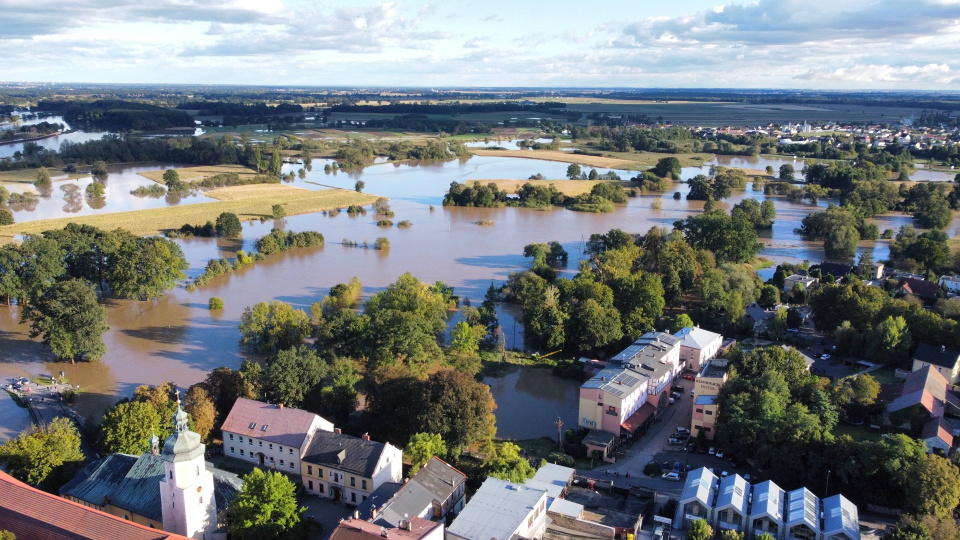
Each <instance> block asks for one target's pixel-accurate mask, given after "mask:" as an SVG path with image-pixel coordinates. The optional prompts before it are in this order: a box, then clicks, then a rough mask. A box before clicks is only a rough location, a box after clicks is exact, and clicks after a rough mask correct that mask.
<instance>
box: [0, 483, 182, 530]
mask: <svg viewBox="0 0 960 540" xmlns="http://www.w3.org/2000/svg"><path fill="white" fill-rule="evenodd" d="M0 529H3V530H6V531H10V532H11V533H13V534H14V535H16V537H17V538H21V539H24V540H27V539H31V538H42V539H44V540H104V539H105V538H111V539H118V540H119V539H123V540H187V537H186V536H181V535H178V534H173V533H167V532H164V531H162V530H161V529H158V528H150V527H147V526H144V525H140V524H138V523H134V522H133V521H130V520H126V519H123V518H122V517H117V516H115V515H112V514H108V513H106V512H103V511H101V510H98V509H96V508H94V507H93V505H90V504H81V503H78V502H75V501H72V500H69V499H67V498H63V497H57V496H56V495H51V494H50V493H46V492H43V491H40V490H39V489H36V488H32V487H30V486H28V485H26V484H24V483H23V482H20V481H19V480H17V479H16V478H14V477H12V476H10V475H9V474H7V473H5V472H3V471H0Z"/></svg>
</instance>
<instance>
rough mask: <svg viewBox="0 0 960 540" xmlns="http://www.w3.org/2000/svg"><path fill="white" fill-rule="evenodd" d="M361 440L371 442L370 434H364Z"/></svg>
mask: <svg viewBox="0 0 960 540" xmlns="http://www.w3.org/2000/svg"><path fill="white" fill-rule="evenodd" d="M360 438H361V439H363V440H365V441H369V440H370V434H369V433H364V434H363V435H361V436H360Z"/></svg>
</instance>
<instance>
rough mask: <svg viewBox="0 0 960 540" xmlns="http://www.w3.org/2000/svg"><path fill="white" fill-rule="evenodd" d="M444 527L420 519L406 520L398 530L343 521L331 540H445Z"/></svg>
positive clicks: (359, 522)
mask: <svg viewBox="0 0 960 540" xmlns="http://www.w3.org/2000/svg"><path fill="white" fill-rule="evenodd" d="M443 536H444V535H443V525H441V524H440V523H438V522H435V521H430V520H429V519H423V518H420V517H412V518H410V519H409V520H404V521H402V522H401V523H400V526H399V527H397V528H387V527H381V526H380V525H375V524H373V523H370V522H369V521H363V520H360V519H348V520H346V521H341V522H340V524H339V525H337V528H336V529H334V530H333V534H331V535H330V540H380V539H387V540H443Z"/></svg>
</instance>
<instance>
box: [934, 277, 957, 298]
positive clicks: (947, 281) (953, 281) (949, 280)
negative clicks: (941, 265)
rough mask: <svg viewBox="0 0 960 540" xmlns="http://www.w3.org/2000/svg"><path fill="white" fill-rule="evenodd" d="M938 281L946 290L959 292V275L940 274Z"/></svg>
mask: <svg viewBox="0 0 960 540" xmlns="http://www.w3.org/2000/svg"><path fill="white" fill-rule="evenodd" d="M939 283H940V286H941V287H946V288H947V291H948V292H952V293H954V294H957V293H960V277H957V276H940V281H939Z"/></svg>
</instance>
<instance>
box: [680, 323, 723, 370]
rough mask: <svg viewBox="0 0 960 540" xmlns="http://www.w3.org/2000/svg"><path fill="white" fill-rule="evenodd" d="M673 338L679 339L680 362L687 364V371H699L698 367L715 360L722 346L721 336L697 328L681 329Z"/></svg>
mask: <svg viewBox="0 0 960 540" xmlns="http://www.w3.org/2000/svg"><path fill="white" fill-rule="evenodd" d="M674 336H676V337H678V338H680V361H681V362H686V363H687V366H686V367H687V369H692V370H694V371H700V366H702V365H703V364H704V363H706V362H707V360H712V359H714V358H716V356H717V353H718V352H720V346H721V345H723V336H721V335H720V334H717V333H714V332H710V331H709V330H704V329H703V328H700V327H699V326H696V327H693V328H681V329H680V330H679V331H678V332H677V333H676V334H674Z"/></svg>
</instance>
